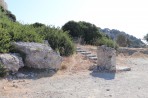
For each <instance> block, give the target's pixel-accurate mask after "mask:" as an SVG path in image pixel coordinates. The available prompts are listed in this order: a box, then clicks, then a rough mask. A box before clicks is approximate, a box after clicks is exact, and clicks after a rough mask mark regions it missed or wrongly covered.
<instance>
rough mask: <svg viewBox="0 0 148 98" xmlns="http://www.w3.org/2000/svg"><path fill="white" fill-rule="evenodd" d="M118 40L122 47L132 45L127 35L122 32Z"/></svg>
mask: <svg viewBox="0 0 148 98" xmlns="http://www.w3.org/2000/svg"><path fill="white" fill-rule="evenodd" d="M116 42H117V43H118V45H120V46H121V47H128V46H130V40H129V39H128V38H127V37H126V36H125V35H123V34H120V35H118V36H117V40H116Z"/></svg>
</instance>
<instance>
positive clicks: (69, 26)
mask: <svg viewBox="0 0 148 98" xmlns="http://www.w3.org/2000/svg"><path fill="white" fill-rule="evenodd" d="M62 29H63V31H68V32H69V35H71V36H72V37H82V36H84V34H83V32H82V29H81V27H80V25H79V24H78V23H77V22H75V21H69V22H67V23H66V24H65V25H64V26H63V27H62Z"/></svg>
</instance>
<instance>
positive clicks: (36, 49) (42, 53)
mask: <svg viewBox="0 0 148 98" xmlns="http://www.w3.org/2000/svg"><path fill="white" fill-rule="evenodd" d="M12 45H13V46H14V47H15V49H16V50H18V51H20V52H21V53H22V54H23V55H25V56H24V61H25V66H28V67H32V68H37V69H43V68H50V69H60V67H61V63H62V57H61V56H60V55H59V54H58V53H56V52H54V51H53V50H52V48H51V47H49V46H48V45H47V44H42V43H34V42H14V43H12Z"/></svg>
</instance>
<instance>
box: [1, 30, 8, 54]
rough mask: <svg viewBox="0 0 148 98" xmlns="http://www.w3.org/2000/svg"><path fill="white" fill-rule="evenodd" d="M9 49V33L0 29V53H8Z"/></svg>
mask: <svg viewBox="0 0 148 98" xmlns="http://www.w3.org/2000/svg"><path fill="white" fill-rule="evenodd" d="M9 48H10V35H9V33H8V32H7V31H6V30H4V29H2V28H0V53H5V52H9Z"/></svg>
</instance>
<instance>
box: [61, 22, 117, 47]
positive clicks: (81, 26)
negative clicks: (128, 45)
mask: <svg viewBox="0 0 148 98" xmlns="http://www.w3.org/2000/svg"><path fill="white" fill-rule="evenodd" d="M62 29H63V30H64V31H69V34H70V35H71V36H72V37H73V38H75V37H77V38H82V39H83V40H84V41H85V42H86V44H91V45H107V46H109V47H115V48H117V47H118V46H117V44H116V43H114V42H113V40H112V39H110V38H109V36H107V35H105V34H103V33H101V32H100V28H98V27H96V26H95V25H94V24H91V23H88V22H84V21H80V22H75V21H69V22H67V23H66V24H65V25H64V26H63V27H62Z"/></svg>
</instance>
